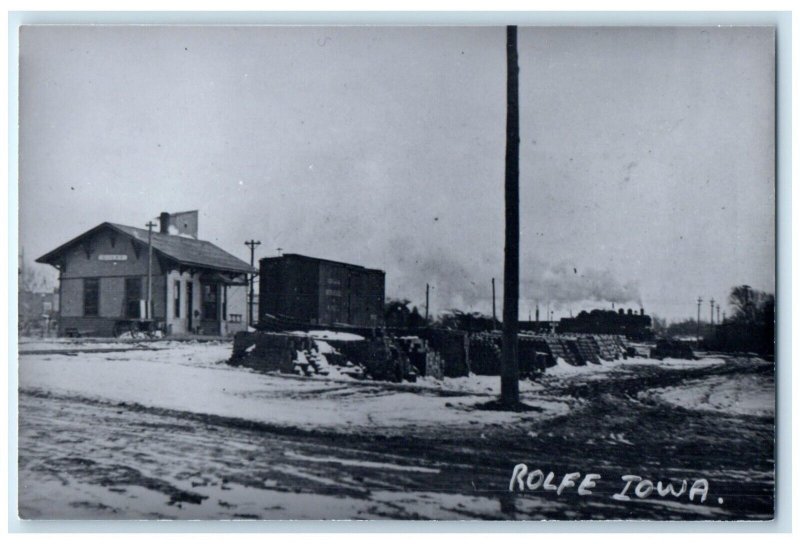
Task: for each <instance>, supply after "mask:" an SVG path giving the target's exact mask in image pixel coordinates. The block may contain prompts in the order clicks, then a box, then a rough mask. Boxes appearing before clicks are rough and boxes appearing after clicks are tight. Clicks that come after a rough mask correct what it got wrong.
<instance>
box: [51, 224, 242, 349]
mask: <svg viewBox="0 0 800 544" xmlns="http://www.w3.org/2000/svg"><path fill="white" fill-rule="evenodd" d="M159 223H160V224H157V225H156V226H157V227H158V228H154V229H153V230H152V231H148V229H144V228H137V227H130V226H126V225H120V224H117V223H101V224H100V225H98V226H96V227H94V228H92V229H90V230H88V231H86V232H84V233H83V234H81V235H79V236H77V237H75V238H73V239H72V240H70V241H68V242H66V243H64V244H62V245H61V246H59V247H57V248H56V249H54V250H53V251H51V252H49V253H47V254H46V255H43V256H42V257H40V258H38V259H37V262H40V263H46V264H50V265H52V266H54V267H55V268H57V269H58V271H59V284H60V289H59V295H60V300H59V307H60V310H61V311H60V316H59V334H61V335H72V336H76V335H80V336H115V335H119V334H121V333H123V332H126V331H129V330H134V329H136V328H147V329H149V330H160V331H162V332H163V333H165V334H203V335H228V334H233V333H235V332H237V331H240V330H245V329H246V327H247V323H246V322H245V320H246V315H247V287H246V286H247V277H248V274H251V273H253V272H255V270H254V269H253V268H251V267H250V265H248V264H247V263H246V262H244V261H242V260H241V259H239V258H237V257H235V256H233V255H231V254H230V253H228V252H226V251H224V250H222V249H221V248H219V247H217V246H216V245H214V244H212V243H211V242H207V241H204V240H199V239H198V238H197V233H198V212H197V211H190V212H181V213H176V214H169V213H162V214H161V216H160V221H159ZM151 254H152V260H151V259H150V255H151ZM148 286H149V289H148ZM148 293H149V295H150V297H149V300H150V308H151V310H150V311H148V304H147V301H148Z"/></svg>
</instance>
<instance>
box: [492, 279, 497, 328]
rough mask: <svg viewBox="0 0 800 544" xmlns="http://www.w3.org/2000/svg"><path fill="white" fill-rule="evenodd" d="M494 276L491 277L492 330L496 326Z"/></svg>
mask: <svg viewBox="0 0 800 544" xmlns="http://www.w3.org/2000/svg"><path fill="white" fill-rule="evenodd" d="M494 293H495V291H494V278H492V330H495V329H496V328H497V305H496V304H495V298H494V297H495V294H494Z"/></svg>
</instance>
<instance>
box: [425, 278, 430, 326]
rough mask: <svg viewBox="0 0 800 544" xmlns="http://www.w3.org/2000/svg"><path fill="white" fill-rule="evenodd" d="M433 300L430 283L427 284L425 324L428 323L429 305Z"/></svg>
mask: <svg viewBox="0 0 800 544" xmlns="http://www.w3.org/2000/svg"><path fill="white" fill-rule="evenodd" d="M430 301H431V286H430V284H429V283H426V284H425V325H426V326H427V325H428V305H429V304H430Z"/></svg>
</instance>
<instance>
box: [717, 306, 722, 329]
mask: <svg viewBox="0 0 800 544" xmlns="http://www.w3.org/2000/svg"><path fill="white" fill-rule="evenodd" d="M721 324H722V321H720V320H719V304H717V325H721Z"/></svg>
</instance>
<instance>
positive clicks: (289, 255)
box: [259, 253, 386, 274]
mask: <svg viewBox="0 0 800 544" xmlns="http://www.w3.org/2000/svg"><path fill="white" fill-rule="evenodd" d="M282 259H300V260H305V261H313V262H318V263H329V264H335V265H337V266H344V267H347V268H355V269H358V270H366V271H367V272H380V273H381V274H386V272H384V271H383V270H380V269H378V268H367V267H365V266H361V265H360V264H351V263H345V262H342V261H332V260H330V259H321V258H319V257H309V256H308V255H301V254H299V253H284V254H283V255H279V256H277V257H264V258H263V259H261V261H280V260H282ZM259 262H260V261H259Z"/></svg>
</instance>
